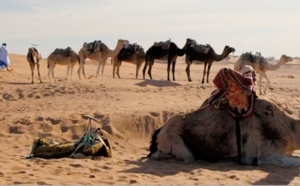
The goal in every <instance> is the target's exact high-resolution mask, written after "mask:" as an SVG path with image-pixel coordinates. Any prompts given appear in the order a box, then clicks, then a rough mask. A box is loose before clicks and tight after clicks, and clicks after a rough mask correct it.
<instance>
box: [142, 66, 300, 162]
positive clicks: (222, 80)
mask: <svg viewBox="0 0 300 186" xmlns="http://www.w3.org/2000/svg"><path fill="white" fill-rule="evenodd" d="M248 67H249V66H248ZM243 72H244V76H246V77H245V78H241V77H240V76H241V75H238V74H237V73H236V72H233V71H232V70H229V69H221V71H220V72H219V73H218V75H217V76H216V78H215V79H214V83H215V84H216V85H217V87H218V90H216V91H215V92H213V94H212V96H211V97H210V98H209V99H207V100H206V101H205V102H204V103H203V104H202V106H200V108H198V109H197V110H195V111H192V112H189V113H178V114H176V115H174V116H173V117H171V118H170V119H169V120H168V121H167V122H166V123H165V124H164V125H163V126H161V127H160V128H159V129H157V130H156V131H155V132H154V134H153V136H152V140H151V144H150V153H149V155H148V157H149V158H151V159H157V160H158V159H163V158H175V159H178V160H182V161H185V162H190V161H194V160H197V159H201V160H207V161H219V160H235V161H237V162H238V163H240V164H246V165H261V164H276V165H280V166H300V158H298V157H294V156H292V154H293V152H294V151H295V150H297V149H300V135H299V134H300V119H299V118H294V117H292V116H290V115H288V114H287V113H285V112H284V111H283V110H282V109H280V108H279V107H278V106H277V105H276V104H274V103H273V102H270V101H268V100H264V99H260V98H257V97H256V96H255V92H254V91H253V89H252V88H253V87H252V86H253V80H254V79H255V74H253V69H252V70H251V71H247V70H246V71H245V70H243ZM251 78H252V82H251ZM247 79H248V80H247ZM252 102H253V104H252Z"/></svg>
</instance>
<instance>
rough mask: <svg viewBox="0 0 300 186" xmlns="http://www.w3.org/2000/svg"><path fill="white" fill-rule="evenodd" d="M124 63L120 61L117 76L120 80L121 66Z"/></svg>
mask: <svg viewBox="0 0 300 186" xmlns="http://www.w3.org/2000/svg"><path fill="white" fill-rule="evenodd" d="M121 64H122V62H121V61H120V62H119V63H118V64H117V76H118V78H119V79H121V77H120V66H121Z"/></svg>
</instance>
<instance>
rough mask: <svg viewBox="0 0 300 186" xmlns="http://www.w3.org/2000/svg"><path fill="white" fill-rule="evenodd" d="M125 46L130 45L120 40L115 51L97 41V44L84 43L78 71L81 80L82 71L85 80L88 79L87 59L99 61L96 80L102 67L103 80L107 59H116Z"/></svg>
mask: <svg viewBox="0 0 300 186" xmlns="http://www.w3.org/2000/svg"><path fill="white" fill-rule="evenodd" d="M125 44H128V41H127V40H123V39H119V40H118V43H117V46H116V48H115V49H114V50H111V49H109V48H108V47H107V45H106V44H104V43H102V42H101V41H95V42H93V43H89V44H88V43H86V42H85V43H83V46H82V48H81V49H80V51H79V53H78V54H79V58H80V63H79V64H80V65H79V68H78V71H77V72H78V75H79V78H80V71H82V74H83V76H84V78H86V76H85V70H84V65H85V60H86V59H87V58H88V59H91V60H96V61H98V68H97V72H96V79H97V78H98V75H99V71H100V66H101V76H102V78H103V74H104V67H105V63H106V60H107V58H109V57H112V58H114V57H116V56H117V55H118V54H119V52H120V50H121V48H122V46H123V45H125Z"/></svg>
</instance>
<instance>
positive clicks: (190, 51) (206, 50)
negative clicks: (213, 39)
mask: <svg viewBox="0 0 300 186" xmlns="http://www.w3.org/2000/svg"><path fill="white" fill-rule="evenodd" d="M191 40H192V39H191ZM195 43H196V42H195ZM231 52H235V49H234V48H232V47H229V46H227V45H226V46H225V48H224V50H223V53H222V54H221V55H219V54H216V53H215V50H214V49H213V48H212V47H211V46H210V45H201V44H197V43H196V44H193V45H190V46H188V47H187V51H186V56H185V61H186V64H187V67H186V74H187V78H188V81H192V78H191V75H190V66H191V64H192V62H193V61H201V62H204V69H203V77H202V83H204V78H205V75H206V76H207V77H206V82H207V83H209V79H208V77H209V73H210V68H211V65H212V63H213V62H214V61H221V60H223V59H224V58H226V57H227V56H228V55H229V54H230V53H231ZM206 67H207V69H206Z"/></svg>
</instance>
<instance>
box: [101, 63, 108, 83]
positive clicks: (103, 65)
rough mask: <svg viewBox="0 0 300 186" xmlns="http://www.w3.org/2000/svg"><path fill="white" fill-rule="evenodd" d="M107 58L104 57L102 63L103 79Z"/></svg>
mask: <svg viewBox="0 0 300 186" xmlns="http://www.w3.org/2000/svg"><path fill="white" fill-rule="evenodd" d="M106 60H107V58H105V59H103V61H102V65H101V76H102V79H103V76H104V67H105V64H106Z"/></svg>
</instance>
